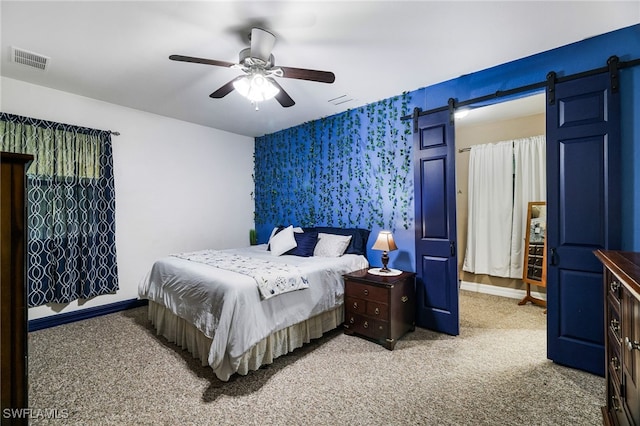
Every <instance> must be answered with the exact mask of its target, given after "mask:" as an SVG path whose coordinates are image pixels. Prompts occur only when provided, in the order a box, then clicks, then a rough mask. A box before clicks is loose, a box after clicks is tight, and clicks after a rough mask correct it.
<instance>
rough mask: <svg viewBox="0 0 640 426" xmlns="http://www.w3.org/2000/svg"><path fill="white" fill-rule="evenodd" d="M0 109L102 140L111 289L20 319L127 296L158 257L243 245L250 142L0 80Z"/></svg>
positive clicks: (250, 206)
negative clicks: (106, 149) (108, 157)
mask: <svg viewBox="0 0 640 426" xmlns="http://www.w3.org/2000/svg"><path fill="white" fill-rule="evenodd" d="M0 90H1V91H0V110H1V111H2V112H6V113H11V114H16V115H23V116H28V117H34V118H39V119H44V120H50V121H57V122H62V123H68V124H74V125H78V126H85V127H91V128H96V129H102V130H112V131H118V132H120V134H121V135H120V136H112V141H113V162H114V178H115V190H116V248H117V251H118V277H119V283H120V290H119V291H118V292H117V293H116V294H114V295H104V296H99V297H96V298H94V299H91V300H88V301H82V302H80V304H78V302H73V303H70V304H64V305H60V304H54V305H45V306H40V307H36V308H31V309H29V319H35V318H41V317H45V316H49V315H53V314H56V313H61V312H70V311H74V310H78V309H83V308H88V307H93V306H99V305H104V304H108V303H113V302H117V301H122V300H128V299H134V298H137V295H138V292H137V289H138V283H139V281H140V280H141V279H142V278H143V277H144V275H145V274H146V273H147V271H148V270H149V269H150V267H151V265H152V264H153V261H154V260H155V259H157V258H159V257H161V256H165V255H167V254H170V253H173V252H179V251H187V250H198V249H204V248H215V249H220V248H230V247H240V246H247V245H249V229H250V228H253V226H254V224H253V211H254V203H253V200H252V198H251V193H252V192H253V190H254V184H253V179H252V177H251V175H252V173H253V148H254V140H253V138H250V137H246V136H240V135H236V134H232V133H227V132H223V131H220V130H216V129H211V128H208V127H204V126H200V125H196V124H192V123H187V122H184V121H179V120H174V119H171V118H167V117H163V116H159V115H155V114H150V113H146V112H142V111H138V110H134V109H130V108H125V107H121V106H118V105H114V104H109V103H106V102H101V101H97V100H95V99H90V98H85V97H81V96H77V95H74V94H71V93H66V92H61V91H58V90H52V89H48V88H45V87H42V86H36V85H33V84H28V83H24V82H22V81H19V80H14V79H9V78H4V77H2V78H1V79H0Z"/></svg>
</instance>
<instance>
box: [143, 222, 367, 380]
mask: <svg viewBox="0 0 640 426" xmlns="http://www.w3.org/2000/svg"><path fill="white" fill-rule="evenodd" d="M292 229H293V230H292ZM280 231H282V232H280ZM296 231H297V232H296ZM292 233H293V241H295V243H294V242H292V241H289V240H291V234H292ZM285 234H286V235H287V237H286V238H288V239H289V240H288V242H287V244H284V245H283V244H281V241H282V240H284V239H285V237H282V236H283V235H285ZM303 234H304V235H303ZM278 235H279V236H278ZM314 235H315V238H314ZM368 235H369V231H367V230H362V229H357V228H352V229H342V228H326V227H325V228H305V229H304V230H302V229H301V228H293V227H287V228H284V227H278V228H274V231H273V232H272V234H271V238H270V239H269V243H268V244H261V245H256V246H251V247H246V248H239V249H229V250H201V251H197V252H190V253H177V254H174V255H171V256H167V257H165V258H162V259H159V260H158V261H156V262H155V263H154V264H153V266H152V268H151V270H150V271H149V272H148V274H147V275H146V276H145V278H144V279H143V280H142V281H141V282H140V284H139V286H138V293H139V296H140V297H141V298H144V299H148V301H149V307H148V317H149V320H150V321H151V323H152V324H153V326H154V327H155V328H156V331H157V333H158V334H159V335H162V336H164V337H165V338H167V339H168V340H169V341H170V342H173V343H175V344H177V345H178V346H180V347H182V348H183V349H186V350H188V351H189V352H190V353H191V354H192V355H193V356H194V357H195V358H197V359H199V360H200V361H201V363H202V365H203V366H204V365H209V366H211V368H212V369H213V371H214V373H215V375H216V376H217V377H218V378H219V379H220V380H222V381H228V380H229V378H230V377H231V376H232V375H233V374H234V373H238V374H241V375H246V374H248V372H249V371H251V370H257V369H258V368H260V366H262V365H265V364H270V363H272V362H273V360H274V359H275V358H277V357H279V356H281V355H284V354H286V353H288V352H291V351H293V350H294V349H296V348H298V347H301V346H302V345H303V344H305V343H308V342H309V341H311V339H315V338H318V337H321V336H322V334H324V333H325V332H327V331H329V330H332V329H335V328H336V327H338V326H339V325H340V324H341V323H342V322H343V319H344V309H343V304H344V282H343V278H342V275H344V274H346V273H349V272H353V271H356V270H359V269H363V268H367V267H368V266H369V263H368V261H367V258H366V256H365V254H366V242H367V238H368ZM338 240H340V245H336V244H333V243H336V242H337V241H338ZM314 241H315V243H314ZM328 241H329V242H331V243H332V244H330V247H329V248H330V250H329V251H326V249H327V244H326V243H327V242H328ZM345 241H346V244H345ZM292 244H295V246H293V247H292V246H291V245H292ZM342 246H344V247H342ZM323 248H324V249H325V251H324V252H323V251H322V249H323ZM331 250H333V251H331ZM338 252H341V253H342V254H340V255H336V254H337V253H338Z"/></svg>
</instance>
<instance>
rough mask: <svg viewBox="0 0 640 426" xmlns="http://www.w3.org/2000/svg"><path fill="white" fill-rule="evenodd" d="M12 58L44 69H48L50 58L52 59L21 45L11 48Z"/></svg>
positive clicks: (20, 62) (17, 61) (14, 60)
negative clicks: (25, 48)
mask: <svg viewBox="0 0 640 426" xmlns="http://www.w3.org/2000/svg"><path fill="white" fill-rule="evenodd" d="M11 58H12V59H13V62H16V63H18V64H23V65H27V66H30V67H33V68H37V69H39V70H42V71H44V70H46V69H47V65H48V64H49V59H51V58H49V57H47V56H43V55H40V54H39V53H34V52H29V51H28V50H24V49H20V48H19V47H12V48H11Z"/></svg>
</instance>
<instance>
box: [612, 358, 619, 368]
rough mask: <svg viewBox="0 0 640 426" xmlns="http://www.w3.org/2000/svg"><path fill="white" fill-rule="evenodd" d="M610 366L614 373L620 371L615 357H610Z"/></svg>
mask: <svg viewBox="0 0 640 426" xmlns="http://www.w3.org/2000/svg"><path fill="white" fill-rule="evenodd" d="M611 366H612V367H613V369H614V370H615V371H618V370H620V360H619V359H618V357H617V356H612V357H611Z"/></svg>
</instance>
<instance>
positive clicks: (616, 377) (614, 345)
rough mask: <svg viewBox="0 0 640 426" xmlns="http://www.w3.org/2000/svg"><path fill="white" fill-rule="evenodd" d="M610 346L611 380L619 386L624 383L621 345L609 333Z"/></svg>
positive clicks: (608, 348) (608, 359)
mask: <svg viewBox="0 0 640 426" xmlns="http://www.w3.org/2000/svg"><path fill="white" fill-rule="evenodd" d="M608 333H609V336H608V339H609V344H608V345H607V368H608V369H609V379H610V380H613V381H614V384H617V385H618V386H619V385H620V383H622V358H621V357H620V344H619V343H618V342H617V341H615V336H613V335H612V332H611V331H608Z"/></svg>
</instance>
